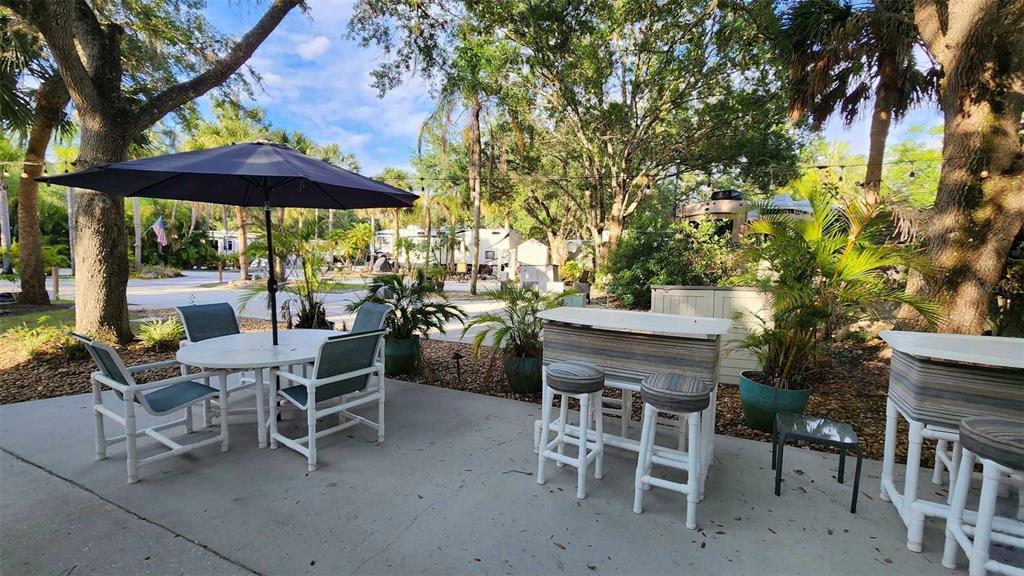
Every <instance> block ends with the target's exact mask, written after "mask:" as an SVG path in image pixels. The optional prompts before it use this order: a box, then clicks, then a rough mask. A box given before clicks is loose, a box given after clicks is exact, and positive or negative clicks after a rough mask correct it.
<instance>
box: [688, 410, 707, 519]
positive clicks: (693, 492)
mask: <svg viewBox="0 0 1024 576" xmlns="http://www.w3.org/2000/svg"><path fill="white" fill-rule="evenodd" d="M686 419H687V421H688V422H687V424H688V428H689V431H690V439H689V441H690V444H689V446H688V448H689V454H687V456H688V458H687V462H688V465H689V470H687V471H686V489H687V490H688V492H687V493H686V527H687V528H689V529H690V530H695V529H696V528H697V501H698V500H699V499H700V488H699V484H700V482H699V481H698V477H699V476H700V475H701V472H702V470H703V466H702V464H701V460H700V452H701V437H700V428H699V427H700V413H699V412H694V413H692V414H689V415H688V416H687V417H686Z"/></svg>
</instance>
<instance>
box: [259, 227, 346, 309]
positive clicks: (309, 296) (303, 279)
mask: <svg viewBox="0 0 1024 576" xmlns="http://www.w3.org/2000/svg"><path fill="white" fill-rule="evenodd" d="M273 232H274V252H275V253H276V255H277V257H278V258H283V257H287V256H290V255H291V256H296V257H298V259H299V276H298V277H297V278H285V279H282V280H286V281H285V282H283V283H281V284H279V285H278V291H279V292H281V293H284V294H291V295H293V296H295V299H296V301H297V302H298V306H299V308H298V310H297V316H296V318H295V326H296V327H297V328H328V327H329V326H330V325H329V324H328V322H327V308H326V305H325V302H324V295H325V294H327V293H329V292H337V291H342V290H344V289H345V287H346V286H345V285H344V284H341V283H338V282H335V281H333V280H331V279H330V278H328V277H327V258H328V253H329V250H330V248H331V243H330V242H328V241H322V240H319V239H317V234H318V233H319V229H318V226H317V224H316V223H315V222H306V223H305V224H304V225H303V226H298V225H293V224H289V225H286V226H284V227H283V228H275V229H274V231H273ZM248 253H249V254H254V255H257V256H260V255H265V254H266V253H267V247H266V237H263V238H260V239H258V240H257V241H254V242H252V243H250V244H249V246H248ZM266 295H267V294H266V290H265V289H264V288H263V287H262V286H253V287H252V288H250V289H249V290H248V291H247V292H246V294H245V295H243V296H242V299H241V303H242V306H243V307H245V305H247V304H248V303H249V302H250V301H252V300H253V299H254V298H256V297H259V296H266ZM267 302H268V305H269V298H267ZM281 306H282V308H283V307H285V306H289V304H288V303H287V301H285V302H282V304H281Z"/></svg>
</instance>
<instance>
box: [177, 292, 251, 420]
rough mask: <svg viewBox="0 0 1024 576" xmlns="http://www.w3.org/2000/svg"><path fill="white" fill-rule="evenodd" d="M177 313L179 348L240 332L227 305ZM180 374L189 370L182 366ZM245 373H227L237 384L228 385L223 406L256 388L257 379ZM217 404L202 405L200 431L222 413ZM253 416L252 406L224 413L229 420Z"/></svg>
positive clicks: (189, 308) (185, 308) (197, 306)
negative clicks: (233, 396)
mask: <svg viewBox="0 0 1024 576" xmlns="http://www.w3.org/2000/svg"><path fill="white" fill-rule="evenodd" d="M177 311H178V315H179V316H181V324H182V326H184V327H185V338H186V339H185V340H184V341H182V342H181V344H180V345H181V346H190V345H194V344H197V343H199V342H202V341H203V340H209V339H211V338H218V337H220V336H230V335H233V334H239V333H241V329H240V328H239V326H238V318H237V317H236V316H235V310H234V308H232V307H231V305H230V304H228V303H226V302H220V303H216V304H193V305H190V306H179V307H177ZM181 370H182V371H181V373H182V374H186V373H187V371H188V367H187V366H182V367H181ZM246 372H247V371H246V370H238V371H235V372H230V373H237V374H239V379H238V382H237V383H236V384H233V385H230V386H229V387H228V388H227V391H226V393H225V395H224V401H225V402H230V400H231V394H234V393H235V392H238V391H240V390H245V389H246V388H252V387H253V386H255V385H256V379H255V378H253V377H251V376H245V373H246ZM204 384H208V382H204ZM219 404H220V403H219V401H218V400H207V401H205V402H203V412H202V420H201V421H200V425H201V426H202V427H203V428H205V427H207V426H208V425H210V424H211V423H212V422H213V418H214V417H216V416H218V415H219V414H220V413H221V411H220V410H219V408H220V405H219ZM215 409H216V410H215ZM255 412H256V407H255V406H253V407H251V408H230V407H229V408H228V410H227V412H226V413H227V415H229V416H232V415H238V414H254V413H255Z"/></svg>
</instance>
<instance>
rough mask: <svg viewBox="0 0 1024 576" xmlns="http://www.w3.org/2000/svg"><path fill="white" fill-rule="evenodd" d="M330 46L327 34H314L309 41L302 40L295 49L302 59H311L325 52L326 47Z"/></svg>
mask: <svg viewBox="0 0 1024 576" xmlns="http://www.w3.org/2000/svg"><path fill="white" fill-rule="evenodd" d="M330 47H331V39H330V38H328V37H327V36H316V37H315V38H313V39H312V40H310V41H309V42H303V43H301V44H299V45H298V47H297V48H296V51H297V52H298V53H299V56H301V57H302V59H303V60H312V59H314V58H316V57H317V56H319V55H321V54H323V53H324V52H327V49H328V48H330Z"/></svg>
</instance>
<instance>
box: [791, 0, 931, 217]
mask: <svg viewBox="0 0 1024 576" xmlns="http://www.w3.org/2000/svg"><path fill="white" fill-rule="evenodd" d="M785 40H786V41H787V44H788V47H787V48H788V54H789V80H790V88H789V90H790V97H789V110H790V116H791V117H792V118H793V119H794V120H800V119H802V118H804V117H808V118H810V120H811V123H812V125H813V126H814V127H815V129H818V128H820V127H821V125H822V124H824V123H825V122H826V121H827V120H828V119H829V118H830V117H832V116H833V115H834V114H836V113H837V112H838V113H840V114H841V115H842V119H843V121H844V122H845V124H846V125H847V126H849V125H850V124H852V123H853V121H854V119H855V118H856V117H857V115H858V114H859V113H860V112H861V109H862V108H863V107H865V106H866V105H867V103H868V102H870V101H871V100H872V99H873V100H874V103H873V107H872V112H871V132H870V148H869V152H868V162H867V164H868V166H867V173H866V175H865V178H864V192H865V198H867V199H868V200H869V201H870V202H878V200H879V192H880V190H881V183H882V163H883V158H884V155H885V141H886V139H887V138H888V136H889V127H890V125H891V123H892V120H893V119H896V120H899V119H901V118H902V117H903V116H904V115H905V114H906V113H907V111H908V110H910V109H911V108H913V107H914V106H916V105H918V104H921V103H923V102H926V101H929V100H932V99H934V98H935V96H936V94H937V90H938V78H939V74H938V71H937V70H936V68H935V67H931V68H930V69H929V70H927V71H922V70H920V69H918V63H917V59H916V57H915V55H914V48H915V47H917V46H918V45H919V44H920V40H919V37H918V33H917V28H916V27H915V25H914V20H913V0H874V1H873V2H872V3H871V4H869V5H863V4H857V5H854V4H853V2H852V0H797V1H796V2H795V3H793V4H791V5H790V7H789V9H788V10H787V12H786V15H785Z"/></svg>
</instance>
